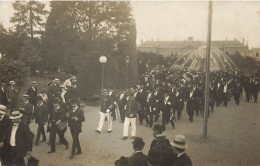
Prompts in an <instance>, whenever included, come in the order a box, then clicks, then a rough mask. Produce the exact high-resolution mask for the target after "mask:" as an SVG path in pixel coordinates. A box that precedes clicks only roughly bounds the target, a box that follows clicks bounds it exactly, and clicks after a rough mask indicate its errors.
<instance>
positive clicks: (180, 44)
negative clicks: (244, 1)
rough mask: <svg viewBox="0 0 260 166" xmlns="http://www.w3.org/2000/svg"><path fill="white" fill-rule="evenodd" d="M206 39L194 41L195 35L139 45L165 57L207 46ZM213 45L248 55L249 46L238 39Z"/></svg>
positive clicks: (142, 49) (226, 51)
mask: <svg viewBox="0 0 260 166" xmlns="http://www.w3.org/2000/svg"><path fill="white" fill-rule="evenodd" d="M205 45H206V42H205V41H194V40H193V37H188V40H187V41H186V40H185V41H159V40H157V41H153V40H151V41H146V42H141V44H140V45H139V46H138V47H137V50H138V51H140V52H152V53H155V54H160V55H163V56H164V57H169V56H172V55H179V54H182V52H185V51H187V50H190V49H197V48H199V47H201V46H205ZM211 47H217V48H219V49H220V50H222V51H223V52H225V53H228V54H235V53H236V52H238V53H240V54H241V55H242V56H248V46H247V45H245V44H244V41H243V42H242V43H241V42H240V41H238V40H236V39H235V40H231V41H228V40H224V41H212V42H211Z"/></svg>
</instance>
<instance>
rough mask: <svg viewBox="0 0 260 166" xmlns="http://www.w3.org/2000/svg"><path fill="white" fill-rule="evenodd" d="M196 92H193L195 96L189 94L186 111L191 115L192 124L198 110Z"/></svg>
mask: <svg viewBox="0 0 260 166" xmlns="http://www.w3.org/2000/svg"><path fill="white" fill-rule="evenodd" d="M194 92H195V91H193V94H191V93H190V94H189V97H188V99H187V105H186V111H187V113H188V115H189V120H190V122H193V114H194V111H195V109H196V96H195V93H194Z"/></svg>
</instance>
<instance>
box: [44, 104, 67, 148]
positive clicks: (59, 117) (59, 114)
mask: <svg viewBox="0 0 260 166" xmlns="http://www.w3.org/2000/svg"><path fill="white" fill-rule="evenodd" d="M66 120H67V116H66V114H65V112H64V110H63V109H62V108H59V109H58V110H52V111H51V114H50V117H49V121H48V124H51V127H50V144H51V151H53V152H54V151H55V141H56V134H58V136H59V138H60V142H61V143H62V144H64V145H66V146H67V145H68V141H67V140H66V139H65V137H64V133H65V131H66V129H64V130H63V131H60V130H59V129H58V127H57V124H56V123H57V121H61V122H65V121H66Z"/></svg>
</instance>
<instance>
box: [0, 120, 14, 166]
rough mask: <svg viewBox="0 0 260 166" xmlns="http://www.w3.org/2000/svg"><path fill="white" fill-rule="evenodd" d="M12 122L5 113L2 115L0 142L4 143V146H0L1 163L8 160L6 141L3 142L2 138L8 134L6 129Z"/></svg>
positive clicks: (3, 163)
mask: <svg viewBox="0 0 260 166" xmlns="http://www.w3.org/2000/svg"><path fill="white" fill-rule="evenodd" d="M11 124H12V122H11V120H10V119H9V117H8V116H7V115H4V118H3V119H2V120H1V121H0V131H1V132H0V142H3V143H4V146H3V147H2V148H0V158H1V163H2V165H5V164H7V163H8V162H9V158H8V151H9V149H8V147H9V146H8V145H7V143H6V142H4V139H5V138H6V137H7V135H8V129H9V127H10V126H11Z"/></svg>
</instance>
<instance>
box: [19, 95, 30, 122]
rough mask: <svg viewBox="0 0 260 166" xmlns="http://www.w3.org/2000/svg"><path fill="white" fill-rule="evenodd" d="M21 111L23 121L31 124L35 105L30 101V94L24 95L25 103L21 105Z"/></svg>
mask: <svg viewBox="0 0 260 166" xmlns="http://www.w3.org/2000/svg"><path fill="white" fill-rule="evenodd" d="M19 111H20V112H21V113H22V114H23V118H22V119H23V123H24V124H26V125H29V124H30V122H31V118H32V113H33V106H32V104H31V103H29V95H23V104H22V106H20V107H19Z"/></svg>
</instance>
